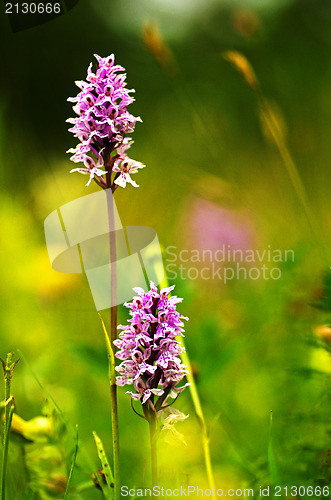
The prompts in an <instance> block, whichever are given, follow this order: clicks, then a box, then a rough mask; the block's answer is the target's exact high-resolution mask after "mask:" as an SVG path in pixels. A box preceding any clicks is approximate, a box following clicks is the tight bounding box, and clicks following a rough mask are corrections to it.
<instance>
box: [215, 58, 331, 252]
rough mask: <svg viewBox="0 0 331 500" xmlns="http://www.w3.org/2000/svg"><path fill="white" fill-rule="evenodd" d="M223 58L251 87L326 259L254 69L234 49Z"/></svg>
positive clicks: (316, 224)
mask: <svg viewBox="0 0 331 500" xmlns="http://www.w3.org/2000/svg"><path fill="white" fill-rule="evenodd" d="M224 58H225V59H226V60H228V61H230V62H231V63H232V64H233V65H234V66H235V68H236V69H237V70H238V71H239V73H241V74H242V76H243V77H244V80H245V82H246V83H247V84H248V86H249V87H250V88H251V89H252V91H253V93H254V95H255V97H256V100H257V103H258V106H259V109H260V113H261V116H262V118H263V120H264V122H265V124H266V126H267V128H268V131H269V133H270V135H271V137H272V139H273V142H274V144H275V145H276V147H277V149H278V152H279V154H280V156H281V158H282V160H283V162H284V165H285V169H286V171H287V173H288V176H289V178H290V180H291V183H292V186H293V189H294V191H295V193H296V195H297V197H298V199H299V201H300V203H301V206H302V208H303V211H304V213H305V216H306V219H307V222H308V224H309V227H310V230H311V232H312V234H313V236H314V237H315V239H316V241H319V242H321V243H323V244H322V245H319V250H320V253H321V256H322V257H323V259H324V260H327V257H326V255H325V245H324V242H323V241H322V238H321V230H320V227H319V225H318V223H317V221H316V218H315V216H314V214H313V212H312V210H311V207H310V203H309V200H308V197H307V193H306V189H305V186H304V184H303V182H302V179H301V177H300V174H299V171H298V168H297V166H296V164H295V162H294V160H293V157H292V155H291V153H290V151H289V148H288V146H287V144H286V138H285V137H284V134H283V132H282V130H281V127H280V125H279V122H278V120H277V118H276V117H275V114H274V113H273V110H272V108H271V106H270V104H269V103H268V100H267V99H266V98H265V97H264V95H263V92H262V89H261V86H260V83H259V81H258V79H257V77H256V75H255V72H254V69H253V68H252V66H251V64H250V63H249V61H248V60H247V59H246V57H244V56H243V55H242V54H241V53H240V52H236V51H228V52H225V53H224Z"/></svg>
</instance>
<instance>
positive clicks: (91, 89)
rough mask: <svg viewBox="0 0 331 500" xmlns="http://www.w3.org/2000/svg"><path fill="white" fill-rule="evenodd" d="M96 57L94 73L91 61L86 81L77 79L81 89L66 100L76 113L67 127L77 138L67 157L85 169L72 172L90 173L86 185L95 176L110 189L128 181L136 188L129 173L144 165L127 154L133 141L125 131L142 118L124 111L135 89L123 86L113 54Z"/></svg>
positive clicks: (76, 169)
mask: <svg viewBox="0 0 331 500" xmlns="http://www.w3.org/2000/svg"><path fill="white" fill-rule="evenodd" d="M95 57H96V59H97V61H98V66H97V70H96V72H95V73H93V71H92V63H91V64H90V66H89V68H88V71H87V78H86V80H87V81H77V82H76V85H77V86H78V87H79V88H80V90H81V92H79V94H78V95H77V96H76V97H69V99H68V101H71V102H74V103H76V104H75V106H73V110H74V111H75V113H76V114H77V115H78V116H77V117H76V118H69V119H68V120H67V122H69V123H72V124H73V127H72V128H70V129H69V130H70V132H72V133H73V134H74V135H75V137H77V138H78V139H79V141H80V143H79V144H78V145H77V146H76V148H75V149H69V151H68V152H69V153H73V156H71V158H70V159H71V160H72V161H73V162H75V163H77V162H83V163H84V165H85V168H84V167H82V168H75V169H73V170H71V172H80V173H82V174H88V175H90V179H89V181H88V183H87V185H89V184H90V182H91V180H92V179H94V180H95V181H96V182H97V184H99V186H101V187H104V188H112V190H113V191H114V190H115V189H116V188H117V186H121V187H125V186H126V184H127V183H130V184H132V185H133V186H135V187H137V184H136V183H135V182H134V181H132V179H131V177H130V174H132V173H136V172H137V170H138V169H139V168H142V167H144V165H143V164H142V163H140V162H136V161H134V160H132V159H131V158H129V157H128V155H127V153H126V151H127V149H128V148H129V147H130V146H131V145H132V144H133V141H132V140H131V138H130V137H127V134H130V133H131V132H133V131H134V128H135V125H136V122H137V121H141V119H140V118H139V117H134V116H133V115H131V114H130V113H129V112H128V110H127V107H128V105H129V104H131V103H132V102H133V101H134V99H133V98H132V97H131V95H130V94H131V93H132V92H134V90H128V89H127V88H126V83H125V79H126V74H125V73H123V71H124V68H122V66H119V65H114V55H113V54H112V55H110V56H109V57H105V58H102V57H100V56H98V55H95ZM113 172H114V173H115V175H114V176H113V178H112V173H113Z"/></svg>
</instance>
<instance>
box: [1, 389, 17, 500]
mask: <svg viewBox="0 0 331 500" xmlns="http://www.w3.org/2000/svg"><path fill="white" fill-rule="evenodd" d="M7 408H9V414H8V420H7V421H6V422H5V427H4V438H3V462H2V472H1V499H2V500H5V498H6V473H7V458H8V447H9V434H10V428H11V421H12V418H13V413H14V398H13V397H11V398H10V399H9V400H8V401H7V405H6V410H7Z"/></svg>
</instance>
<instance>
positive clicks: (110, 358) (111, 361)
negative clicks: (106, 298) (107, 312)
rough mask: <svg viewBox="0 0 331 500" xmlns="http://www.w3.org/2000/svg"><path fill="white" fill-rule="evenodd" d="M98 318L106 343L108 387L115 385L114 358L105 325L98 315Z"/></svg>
mask: <svg viewBox="0 0 331 500" xmlns="http://www.w3.org/2000/svg"><path fill="white" fill-rule="evenodd" d="M99 318H100V321H101V325H102V329H103V333H104V336H105V341H106V349H107V356H108V378H109V382H110V385H112V384H116V373H115V356H114V351H113V349H112V347H111V343H110V338H109V335H108V332H107V329H106V325H105V323H104V321H103V319H102V317H101V315H100V314H99Z"/></svg>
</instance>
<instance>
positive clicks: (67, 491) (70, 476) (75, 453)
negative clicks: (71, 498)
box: [64, 425, 78, 500]
mask: <svg viewBox="0 0 331 500" xmlns="http://www.w3.org/2000/svg"><path fill="white" fill-rule="evenodd" d="M77 452H78V425H76V443H75V450H74V455H73V457H72V462H71V467H70V472H69V477H68V483H67V488H66V492H65V495H64V500H67V498H68V495H69V489H70V483H71V478H72V474H73V472H74V468H75V464H76V458H77Z"/></svg>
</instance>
